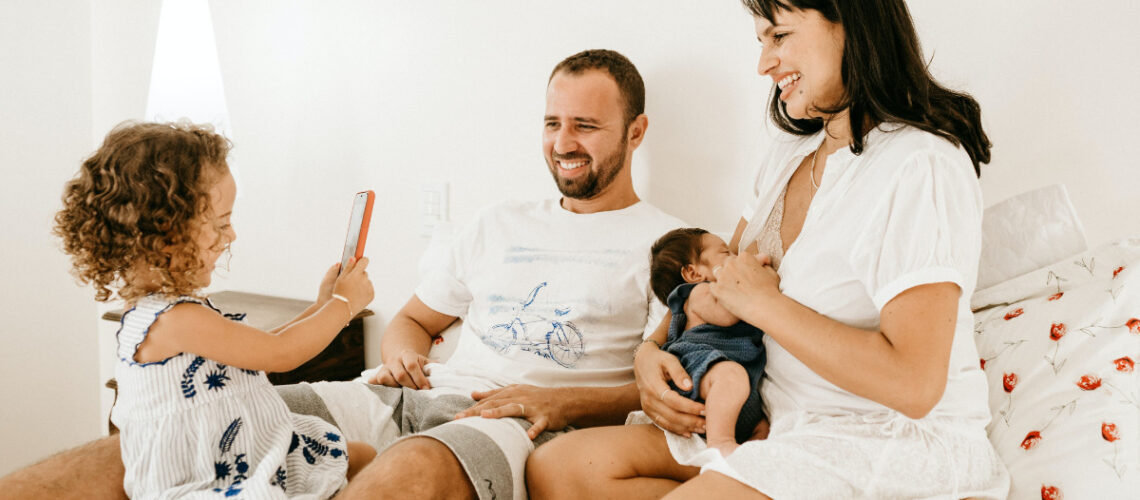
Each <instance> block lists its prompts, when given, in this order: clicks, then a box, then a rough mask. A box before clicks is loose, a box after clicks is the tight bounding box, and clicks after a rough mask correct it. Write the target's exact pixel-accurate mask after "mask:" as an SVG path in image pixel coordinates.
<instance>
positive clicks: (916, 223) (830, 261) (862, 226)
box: [666, 125, 1009, 499]
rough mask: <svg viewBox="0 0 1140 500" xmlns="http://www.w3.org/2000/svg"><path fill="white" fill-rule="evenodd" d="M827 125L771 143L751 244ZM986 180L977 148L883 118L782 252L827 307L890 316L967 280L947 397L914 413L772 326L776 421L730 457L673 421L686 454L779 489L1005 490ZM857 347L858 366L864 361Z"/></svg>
mask: <svg viewBox="0 0 1140 500" xmlns="http://www.w3.org/2000/svg"><path fill="white" fill-rule="evenodd" d="M822 141H823V135H822V133H820V134H816V135H814V136H808V137H795V138H792V137H789V138H787V139H785V140H783V141H780V142H777V143H776V144H773V145H772V147H771V149H770V150H769V156H768V158H767V160H766V161H765V162H764V168H763V169H762V170H760V171H759V172H758V175H757V177H756V180H755V183H754V184H753V189H754V191H753V193H752V196H753V201H752V203H750V204H749V206H748V207H746V208H745V213H744V217H745V219H746V220H748V221H749V223H748V226H747V227H746V228H745V230H744V233H743V235H742V237H741V243H740V246H741V247H742V248H746V247H748V246H749V245H751V244H752V243H753V242H756V241H757V240H758V239H759V240H761V242H760V244H761V245H762V246H763V244H764V243H763V241H762V240H763V238H762V235H763V233H764V230H765V226H766V224H765V222H766V221H768V219H769V214H771V213H772V212H773V208H774V207H775V205H776V204H777V203H782V200H781V198H782V196H781V193H783V191H784V189H785V188H786V186H787V184H788V180H789V179H790V178H791V176H792V173H793V172H794V171H795V169H796V168H797V167H798V166H799V164H800V162H801V161H802V160H803V158H804V157H806V156H807V155H808V154H810V153H811V152H812V151H815V150H816V149H817V148H818V147H819V145H820V143H821V142H822ZM981 212H982V200H981V190H980V187H979V186H978V181H977V179H976V177H975V175H974V171H973V168H972V165H971V164H970V160H969V157H968V156H967V155H966V153H965V152H964V151H963V150H962V149H961V148H958V147H956V146H954V145H953V144H951V143H949V142H948V141H945V140H943V139H941V138H939V137H937V136H934V135H933V134H929V133H927V132H923V131H921V130H918V129H915V128H913V127H908V126H904V127H898V126H889V125H883V126H881V127H880V128H878V129H874V130H872V131H871V132H870V133H869V134H868V135H867V137H866V139H865V149H864V151H863V152H862V153H861V154H860V155H854V154H852V153H851V152H850V150H849V149H847V148H842V149H840V150H839V151H837V152H835V153H833V154H832V155H831V156H830V157H829V158H828V160H827V168H826V170H825V171H824V173H823V178H822V179H821V180H820V188H819V191H818V192H817V193H816V195H815V198H814V200H812V203H811V206H810V208H809V209H808V213H807V215H806V218H805V221H804V225H803V228H802V230H801V232H800V235H799V236H798V237H797V238H796V240H795V241H794V242H793V243H792V245H791V246H790V247H789V248H788V252H787V254H786V255H784V256H783V259H782V261H781V263H780V267H779V269H778V273H779V275H780V279H781V281H780V289H781V292H782V293H784V294H785V295H787V296H788V297H790V298H792V299H795V300H796V301H797V302H799V303H801V304H803V305H805V306H807V307H810V308H811V309H813V310H815V311H816V312H818V313H820V314H822V315H824V316H827V317H830V318H832V319H834V320H837V321H840V322H842V323H845V324H848V325H851V326H854V327H857V328H864V329H878V328H879V314H880V311H881V310H882V308H883V306H884V305H886V304H887V303H888V302H890V300H891V299H892V298H894V297H895V296H897V295H898V294H899V293H901V292H903V291H905V290H907V289H909V288H912V287H915V286H918V285H922V284H927V283H939V282H951V283H954V284H956V285H958V287H959V288H960V289H961V292H962V293H961V296H960V298H959V304H958V318H957V326H956V329H955V333H954V341H953V347H952V349H951V355H950V366H949V369H948V374H947V375H948V380H947V385H946V391H945V393H944V394H943V397H942V400H941V401H939V402H938V404H937V405H935V407H934V409H933V410H932V411H931V412H930V413H929V414H928V415H927V416H926V417H924V418H921V419H911V418H907V417H906V416H904V415H902V414H900V413H899V412H897V411H895V410H893V409H890V408H887V407H886V406H883V405H881V404H879V403H876V402H874V401H871V400H869V399H866V398H864V397H861V396H858V395H856V394H852V393H851V392H849V391H846V390H844V389H842V388H840V387H837V386H835V385H834V384H832V383H830V382H829V381H827V380H825V379H824V378H823V377H821V376H819V375H818V374H816V373H815V372H814V371H813V370H812V369H811V368H809V367H807V366H806V365H804V364H803V363H802V362H800V361H799V360H798V359H797V358H796V357H795V356H793V355H792V354H791V353H790V352H788V351H787V350H785V349H784V348H783V347H782V346H781V345H780V344H779V343H778V342H776V341H775V340H774V339H773V338H772V337H771V336H767V335H766V336H765V337H764V345H765V348H766V350H767V353H768V364H767V366H766V372H765V379H764V380H763V382H762V384H761V389H760V393H761V396H762V399H763V401H764V404H765V405H766V407H767V408H768V410H769V413H768V414H769V417H770V418H771V425H772V427H771V431H770V433H769V437H768V439H766V440H762V441H749V442H747V443H745V444H743V445H742V446H741V447H740V448H738V449H737V450H736V451H735V452H734V453H732V454H731V455H729V457H727V458H724V457H721V456H720V454H719V453H718V452H716V450H715V449H709V448H706V447H705V444H704V443H703V442H702V441H700V440H699V438H696V437H694V438H692V439H686V438H683V437H681V436H677V435H675V434H671V433H666V438H667V441H668V442H669V448H670V450H671V451H672V453H673V456H674V458H675V459H677V461H678V462H680V463H683V464H688V465H695V466H701V467H702V471H715V472H719V473H721V474H725V475H728V476H730V477H733V478H735V479H737V480H738V481H741V482H743V483H745V484H748V485H749V486H752V487H753V488H755V489H757V490H759V491H761V492H763V493H765V494H767V495H768V496H769V497H772V498H777V499H780V498H821V499H822V498H963V497H975V498H1004V497H1005V496H1006V494H1007V492H1008V490H1009V476H1008V473H1007V472H1006V470H1005V467H1004V465H1003V464H1002V463H1001V461H1000V460H999V459H998V457H997V454H996V453H995V452H994V450H993V447H992V446H991V445H990V443H989V441H988V440H987V437H986V432H985V426H986V424H987V423H988V421H989V411H988V407H987V405H986V380H985V376H984V375H983V374H982V372H981V370H980V368H979V366H978V362H977V359H978V355H977V350H976V348H975V346H974V342H973V313H972V312H971V311H970V307H969V297H970V295H972V294H973V291H974V286H975V281H976V276H977V265H978V255H979V252H980V246H981V243H980V240H981ZM864 363H865V362H864V361H863V360H860V359H856V358H852V359H850V360H848V362H847V363H846V367H847V369H850V370H862V369H865V367H864V366H863V364H864Z"/></svg>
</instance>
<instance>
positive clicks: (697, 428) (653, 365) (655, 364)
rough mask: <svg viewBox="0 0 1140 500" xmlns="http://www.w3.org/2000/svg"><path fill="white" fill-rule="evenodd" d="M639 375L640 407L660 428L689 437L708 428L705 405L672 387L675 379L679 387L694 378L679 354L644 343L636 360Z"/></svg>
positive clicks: (687, 384)
mask: <svg viewBox="0 0 1140 500" xmlns="http://www.w3.org/2000/svg"><path fill="white" fill-rule="evenodd" d="M633 371H634V374H635V375H636V377H637V390H638V393H639V395H640V397H641V409H642V411H644V412H645V414H646V415H647V416H649V418H651V419H653V421H654V422H656V423H657V425H659V426H661V428H663V429H665V430H667V431H670V432H673V433H675V434H680V435H682V436H685V437H689V435H690V434H692V433H694V432H696V433H698V434H701V433H704V432H705V417H704V411H705V405H703V404H700V403H698V402H696V401H692V400H690V399H688V398H686V397H684V396H682V395H680V394H678V393H677V392H676V391H674V390H673V389H672V388H671V387H669V381H670V380H672V381H673V383H674V384H676V385H677V387H680V388H682V389H684V390H689V389H690V388H691V387H692V386H693V381H692V380H691V379H690V378H689V374H688V373H686V372H685V368H684V367H682V366H681V362H680V361H678V360H677V357H676V356H674V355H672V354H669V353H668V352H665V351H662V350H661V349H658V348H657V347H656V346H653V345H651V343H648V342H647V343H644V344H642V345H641V347H640V348H639V349H638V350H637V356H636V357H635V358H634V360H633Z"/></svg>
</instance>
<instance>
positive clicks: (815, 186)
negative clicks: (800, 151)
mask: <svg viewBox="0 0 1140 500" xmlns="http://www.w3.org/2000/svg"><path fill="white" fill-rule="evenodd" d="M820 149H823V145H820ZM819 151H820V150H819V149H817V150H815V152H814V153H812V154H811V197H812V198H814V197H815V192H816V191H819V184H818V183H816V182H815V160H816V158H819Z"/></svg>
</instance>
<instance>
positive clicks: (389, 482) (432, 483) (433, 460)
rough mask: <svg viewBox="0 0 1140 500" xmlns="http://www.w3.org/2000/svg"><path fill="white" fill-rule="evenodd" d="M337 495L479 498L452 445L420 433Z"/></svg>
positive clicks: (344, 498) (347, 499) (346, 498)
mask: <svg viewBox="0 0 1140 500" xmlns="http://www.w3.org/2000/svg"><path fill="white" fill-rule="evenodd" d="M336 498H337V500H351V499H361V498H433V499H456V500H460V499H462V500H470V499H474V498H475V488H474V487H473V486H472V485H471V481H470V480H468V479H467V473H466V472H464V471H463V466H462V465H461V464H460V463H459V459H457V458H455V455H454V454H453V453H452V452H451V449H450V448H448V447H447V446H446V445H444V444H443V443H441V442H439V441H437V440H435V439H434V438H430V437H422V436H420V437H412V438H408V439H405V440H403V441H400V442H398V443H396V444H394V445H392V446H390V447H389V448H388V449H387V450H384V452H383V453H381V454H380V456H378V457H376V459H375V460H373V461H372V463H370V464H368V466H367V467H365V468H364V469H362V470H361V471H360V472H359V473H357V474H356V477H354V478H353V479H352V481H350V482H349V483H348V486H347V487H346V488H345V489H344V490H343V491H341V492H340V494H339V495H337V496H336Z"/></svg>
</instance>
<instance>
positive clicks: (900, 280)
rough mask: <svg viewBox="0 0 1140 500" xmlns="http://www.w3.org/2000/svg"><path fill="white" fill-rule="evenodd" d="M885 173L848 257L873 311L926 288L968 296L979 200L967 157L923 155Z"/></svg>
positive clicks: (978, 240)
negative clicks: (950, 287) (941, 286)
mask: <svg viewBox="0 0 1140 500" xmlns="http://www.w3.org/2000/svg"><path fill="white" fill-rule="evenodd" d="M953 153H960V154H953ZM890 174H891V175H890V176H889V177H887V178H888V179H889V180H888V181H887V182H885V183H884V184H885V188H884V190H883V191H882V193H883V195H882V197H881V198H880V199H879V200H878V202H877V203H876V204H875V205H874V206H873V207H872V208H871V213H870V216H869V217H868V218H867V224H866V226H865V227H864V228H863V230H862V231H861V232H860V236H859V237H858V238H857V239H856V241H855V245H854V247H853V249H852V253H851V259H852V268H853V269H858V270H860V272H859V273H860V275H861V281H862V283H863V285H864V286H865V287H866V290H867V293H868V295H869V296H870V297H871V300H872V302H874V304H875V307H876V308H878V309H879V310H880V311H881V310H882V309H883V306H885V305H886V304H887V303H888V302H890V301H891V299H893V298H894V297H895V296H897V295H898V294H900V293H902V292H904V291H906V290H908V289H910V288H913V287H916V286H919V285H925V284H930V283H940V282H952V283H955V284H957V285H958V287H959V288H960V289H961V292H962V293H963V294H967V296H968V294H972V293H973V290H974V286H975V283H976V281H977V272H978V258H979V255H980V252H981V227H982V197H981V188H980V186H979V185H978V181H977V178H976V177H975V176H974V171H973V167H972V164H971V163H970V162H969V157H967V156H966V155H965V153H964V152H962V151H961V150H954V151H953V152H952V153H948V152H943V151H940V150H938V149H923V150H919V151H916V152H915V153H913V154H911V155H910V156H909V157H908V158H907V160H905V161H904V162H903V163H902V164H901V165H899V166H898V168H897V169H896V170H894V171H893V172H891V173H890Z"/></svg>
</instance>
